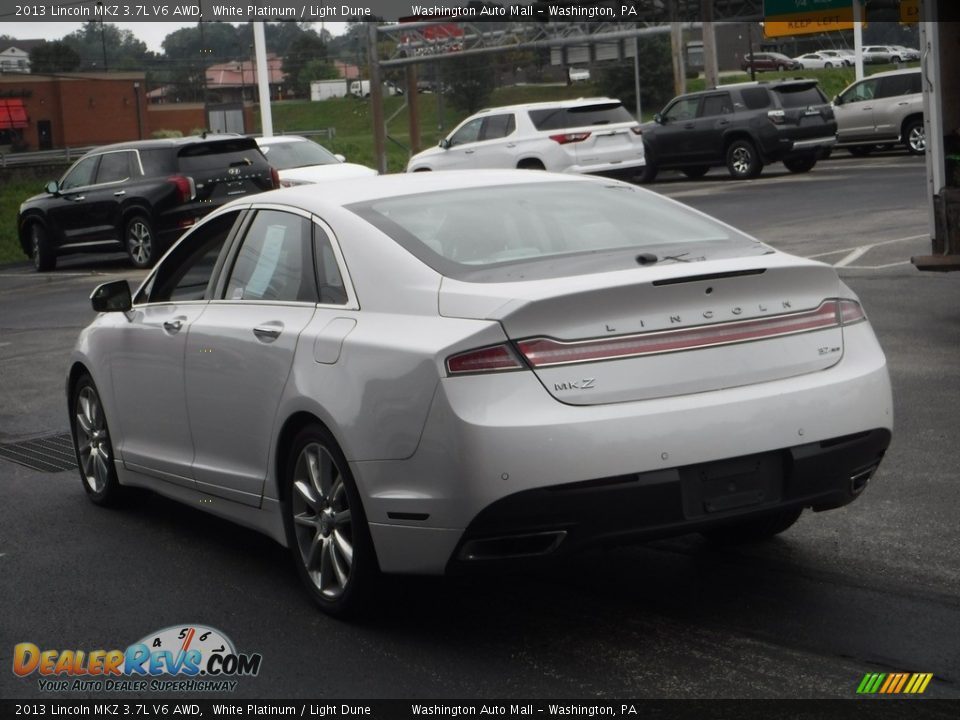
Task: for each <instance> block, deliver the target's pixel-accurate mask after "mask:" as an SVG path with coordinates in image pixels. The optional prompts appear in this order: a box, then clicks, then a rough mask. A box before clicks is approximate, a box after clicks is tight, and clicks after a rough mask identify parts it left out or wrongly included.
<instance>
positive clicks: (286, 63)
mask: <svg viewBox="0 0 960 720" xmlns="http://www.w3.org/2000/svg"><path fill="white" fill-rule="evenodd" d="M326 59H327V46H326V43H324V42H323V40H322V39H321V38H320V36H319V35H317V33H315V32H313V31H310V32H304V33H302V34H301V35H300V36H299V37H297V38H296V39H295V40H294V41H293V42H291V43H290V47H289V48H288V49H287V53H286V55H284V56H283V75H284V82H285V83H286V85H287V86H288V87H291V88H293V91H294V92H295V93H296V94H297V95H299V96H305V95H309V94H310V80H311V79H312V80H318V79H321V78H309V79H308V73H304V70H305V68H306V67H307V66H308V65H310V64H312V63H317V62H318V61H319V62H320V63H325V61H326ZM315 67H318V66H315ZM334 77H336V76H334Z"/></svg>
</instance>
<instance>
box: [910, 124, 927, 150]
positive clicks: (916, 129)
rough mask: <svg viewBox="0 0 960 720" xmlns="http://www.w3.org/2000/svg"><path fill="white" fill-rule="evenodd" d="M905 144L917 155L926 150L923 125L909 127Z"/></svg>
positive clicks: (925, 136)
mask: <svg viewBox="0 0 960 720" xmlns="http://www.w3.org/2000/svg"><path fill="white" fill-rule="evenodd" d="M907 144H908V145H909V146H910V149H911V150H912V151H913V152H915V153H917V154H918V155H919V154H922V153H924V152H926V151H927V134H926V132H925V131H924V128H923V125H914V126H913V127H911V128H910V132H909V133H908V134H907Z"/></svg>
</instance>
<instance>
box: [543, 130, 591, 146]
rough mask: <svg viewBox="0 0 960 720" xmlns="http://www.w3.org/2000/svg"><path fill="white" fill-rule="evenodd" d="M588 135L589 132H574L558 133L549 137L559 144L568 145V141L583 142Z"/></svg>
mask: <svg viewBox="0 0 960 720" xmlns="http://www.w3.org/2000/svg"><path fill="white" fill-rule="evenodd" d="M588 137H590V133H588V132H575V133H562V134H560V135H551V136H550V139H551V140H553V141H554V142H556V143H560V144H561V145H569V144H570V143H578V142H583V141H584V140H586V139H587V138H588Z"/></svg>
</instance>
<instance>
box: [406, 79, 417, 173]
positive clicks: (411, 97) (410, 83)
mask: <svg viewBox="0 0 960 720" xmlns="http://www.w3.org/2000/svg"><path fill="white" fill-rule="evenodd" d="M406 75H407V83H406V84H407V120H408V124H409V126H410V152H411V153H413V154H414V155H415V154H416V153H418V152H420V97H419V96H418V95H417V66H416V65H407V69H406Z"/></svg>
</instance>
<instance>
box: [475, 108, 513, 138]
mask: <svg viewBox="0 0 960 720" xmlns="http://www.w3.org/2000/svg"><path fill="white" fill-rule="evenodd" d="M515 129H516V123H515V122H514V120H513V113H508V114H506V115H492V116H491V117H488V118H487V119H486V120H485V121H484V123H483V130H481V131H480V139H481V140H496V139H497V138H502V137H506V136H507V135H509V134H510V133H512V132H513V131H514V130H515Z"/></svg>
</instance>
